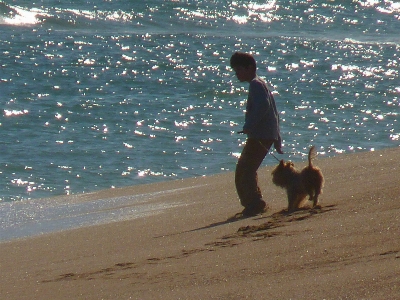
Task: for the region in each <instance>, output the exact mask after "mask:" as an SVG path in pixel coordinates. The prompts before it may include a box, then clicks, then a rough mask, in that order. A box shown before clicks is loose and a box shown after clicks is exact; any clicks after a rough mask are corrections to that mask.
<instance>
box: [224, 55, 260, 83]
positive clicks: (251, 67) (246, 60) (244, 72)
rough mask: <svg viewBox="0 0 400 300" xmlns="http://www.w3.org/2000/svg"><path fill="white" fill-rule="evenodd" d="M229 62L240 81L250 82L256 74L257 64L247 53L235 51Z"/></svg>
mask: <svg viewBox="0 0 400 300" xmlns="http://www.w3.org/2000/svg"><path fill="white" fill-rule="evenodd" d="M230 64H231V68H232V69H233V70H234V71H235V72H236V76H237V78H238V79H239V80H240V81H241V82H243V81H248V82H250V81H251V80H252V79H253V78H254V77H255V76H256V69H257V64H256V61H255V59H254V57H253V55H251V54H249V53H243V52H235V53H234V54H233V55H232V56H231V60H230Z"/></svg>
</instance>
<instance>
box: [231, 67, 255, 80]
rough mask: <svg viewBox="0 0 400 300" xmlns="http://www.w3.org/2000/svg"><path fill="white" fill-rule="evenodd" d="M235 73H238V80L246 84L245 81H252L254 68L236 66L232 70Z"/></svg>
mask: <svg viewBox="0 0 400 300" xmlns="http://www.w3.org/2000/svg"><path fill="white" fill-rule="evenodd" d="M232 69H233V70H234V71H235V73H236V77H237V79H239V81H240V82H244V81H251V80H252V79H253V77H254V76H253V75H254V74H253V70H252V68H251V67H250V66H249V67H243V66H236V67H233V68H232Z"/></svg>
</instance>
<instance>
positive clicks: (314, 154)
mask: <svg viewBox="0 0 400 300" xmlns="http://www.w3.org/2000/svg"><path fill="white" fill-rule="evenodd" d="M316 156H317V151H316V150H315V146H311V148H310V151H309V152H308V166H310V167H312V162H311V160H312V159H313V158H314V157H316Z"/></svg>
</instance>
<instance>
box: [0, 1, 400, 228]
mask: <svg viewBox="0 0 400 300" xmlns="http://www.w3.org/2000/svg"><path fill="white" fill-rule="evenodd" d="M399 28H400V3H399V2H397V1H378V0H370V1H368V0H366V1H361V0H359V1H357V0H355V1H307V0H300V1H293V0H291V1H290V0H286V1H241V0H237V1H229V0H203V1H197V0H196V1H194V0H164V1H162V0H149V1H130V0H108V1H106V0H105V1H88V0H83V1H69V0H65V1H64V0H63V1H60V0H42V1H23V0H13V1H12V0H10V1H0V53H1V60H0V105H1V110H2V114H1V116H0V144H1V155H0V204H1V203H3V204H6V203H15V202H22V203H32V201H33V202H34V201H35V199H39V198H51V197H54V196H58V195H77V194H81V193H88V192H93V191H96V190H101V189H108V188H114V187H123V186H130V185H138V184H144V183H154V182H159V181H167V180H174V179H180V178H187V177H194V176H203V175H208V174H215V173H220V172H227V171H233V170H234V168H235V164H236V161H237V157H238V155H239V153H240V151H241V148H242V147H243V143H244V142H245V137H244V136H243V135H239V134H237V133H236V132H237V131H239V130H241V127H242V124H243V120H244V114H243V111H244V104H245V100H246V97H247V84H243V83H240V82H238V81H237V79H236V77H235V76H234V73H233V72H232V70H231V69H230V68H229V59H230V56H231V55H232V53H233V52H235V51H246V52H251V53H253V54H254V56H255V58H256V60H257V62H258V74H259V75H260V76H261V77H263V78H265V80H266V81H267V82H268V83H269V85H270V87H271V89H272V90H273V92H274V95H275V99H276V102H277V106H278V110H279V111H280V113H281V131H282V138H283V143H284V151H285V152H286V154H285V155H282V156H280V157H281V158H284V159H291V160H294V161H296V160H303V159H304V156H305V155H306V153H307V149H308V148H309V146H310V145H315V146H316V147H317V149H318V152H319V155H320V157H321V156H322V157H323V156H333V155H341V154H344V153H352V152H360V151H373V150H377V149H382V148H387V147H398V146H399V144H400V141H399V135H400V124H399V112H400V100H399V98H400V76H399V70H400V57H399V55H400V35H399V34H398V29H399ZM275 163H276V161H275V160H274V159H273V158H272V156H267V158H266V159H265V161H264V164H265V165H273V164H275ZM38 201H39V200H38ZM8 205H10V204H8ZM19 205H20V204H19ZM27 207H28V206H25V209H26V210H28V208H27ZM5 210H7V209H5ZM7 222H8V221H7ZM10 222H11V221H10Z"/></svg>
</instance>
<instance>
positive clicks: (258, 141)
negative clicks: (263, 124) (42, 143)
mask: <svg viewBox="0 0 400 300" xmlns="http://www.w3.org/2000/svg"><path fill="white" fill-rule="evenodd" d="M258 142H259V143H260V145H261V146H263V147H264V149H265V150H267V151H268V153H269V154H271V155H272V157H273V158H275V159H276V161H277V162H280V160H279V159H278V158H277V157H276V156H275V155H274V154H273V153H272V152H269V149H267V147H265V146H264V145H263V143H261V141H260V140H258Z"/></svg>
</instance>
